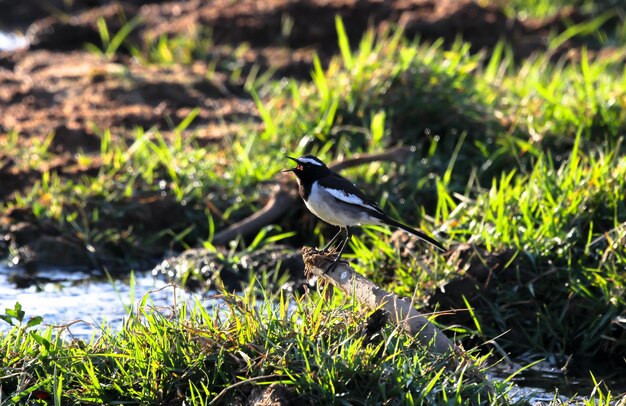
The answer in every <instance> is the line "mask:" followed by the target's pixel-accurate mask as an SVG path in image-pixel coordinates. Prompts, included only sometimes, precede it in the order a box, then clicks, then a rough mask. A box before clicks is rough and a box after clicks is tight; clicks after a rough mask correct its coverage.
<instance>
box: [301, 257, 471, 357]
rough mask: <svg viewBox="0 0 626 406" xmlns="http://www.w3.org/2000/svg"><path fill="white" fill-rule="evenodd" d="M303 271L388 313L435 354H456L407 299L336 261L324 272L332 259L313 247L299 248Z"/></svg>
mask: <svg viewBox="0 0 626 406" xmlns="http://www.w3.org/2000/svg"><path fill="white" fill-rule="evenodd" d="M302 258H303V259H304V266H305V272H306V273H307V274H308V275H315V276H317V277H318V278H321V279H322V280H326V281H329V282H330V283H332V284H333V286H336V287H337V288H339V289H340V290H341V291H343V292H344V293H345V294H346V295H349V296H353V297H355V298H356V300H357V301H358V302H359V303H360V304H362V305H363V306H365V307H367V308H369V309H371V310H375V309H379V308H380V309H383V310H385V311H387V312H388V313H389V320H390V321H391V322H392V323H394V324H395V325H397V326H398V327H400V328H401V329H402V330H404V331H406V332H407V333H409V334H411V335H413V336H414V337H416V338H417V339H418V341H419V342H420V343H421V344H422V345H423V346H425V347H428V348H429V349H430V350H431V351H433V352H436V353H441V354H443V353H447V352H450V351H453V352H456V353H459V352H460V349H459V347H457V346H456V345H455V344H454V343H453V342H452V341H451V340H450V339H449V338H448V337H446V335H445V334H443V332H441V330H439V329H438V328H437V327H435V326H434V325H433V324H432V323H431V322H430V321H428V319H427V318H426V317H425V316H424V315H422V314H420V313H419V312H418V311H417V310H415V309H414V308H413V306H412V303H411V302H410V301H409V300H406V299H401V298H400V297H398V296H397V295H395V294H393V293H391V292H387V291H386V290H384V289H382V288H380V287H378V286H377V285H376V284H374V283H373V282H371V281H370V280H369V279H367V278H365V277H364V276H362V275H361V274H359V273H358V272H356V271H355V270H354V269H352V267H351V266H350V265H349V264H347V263H345V262H343V261H340V262H338V263H337V266H335V268H334V269H333V270H332V271H330V272H325V271H326V269H328V266H329V265H330V263H331V262H332V259H330V258H328V257H327V256H325V255H322V254H320V253H319V252H318V251H317V250H316V249H315V248H311V247H303V248H302Z"/></svg>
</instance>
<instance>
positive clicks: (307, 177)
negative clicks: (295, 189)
mask: <svg viewBox="0 0 626 406" xmlns="http://www.w3.org/2000/svg"><path fill="white" fill-rule="evenodd" d="M285 157H286V158H289V159H291V160H292V161H294V162H295V163H296V167H295V168H291V169H285V170H283V172H293V173H294V174H295V175H296V176H297V177H298V179H299V180H301V181H310V182H314V181H315V180H317V179H319V178H320V177H322V176H325V175H326V174H327V173H328V172H329V171H330V169H328V167H327V166H326V164H325V163H324V162H322V161H321V160H320V159H319V158H318V157H316V156H313V155H302V156H301V157H300V158H293V157H290V156H287V155H285Z"/></svg>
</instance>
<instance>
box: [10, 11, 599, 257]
mask: <svg viewBox="0 0 626 406" xmlns="http://www.w3.org/2000/svg"><path fill="white" fill-rule="evenodd" d="M0 3H1V5H2V9H3V13H2V15H1V16H0V27H4V28H10V29H19V28H21V29H23V30H25V31H26V32H27V35H28V37H29V39H30V41H31V45H30V48H29V49H25V50H19V51H14V52H3V53H0V106H1V110H2V114H0V143H7V142H9V140H10V139H15V134H19V136H18V137H17V142H18V145H19V146H20V147H18V148H17V149H18V150H19V149H21V146H23V147H28V146H32V145H36V144H38V143H39V144H41V143H43V142H44V140H45V139H46V138H47V137H49V136H50V134H54V136H53V138H51V140H50V146H49V148H48V151H47V156H46V157H45V159H38V160H33V159H31V157H29V156H19V155H18V154H17V153H15V154H14V153H12V152H5V153H0V184H1V185H2V187H0V199H2V200H4V201H11V200H12V199H13V198H14V196H15V193H16V192H19V193H23V192H24V191H26V190H28V189H29V188H30V187H32V186H33V185H34V184H35V182H37V181H38V180H40V179H41V176H42V174H43V173H44V172H51V173H54V174H57V175H59V176H60V177H61V179H67V180H71V179H78V178H80V177H82V176H93V175H94V174H96V173H97V172H98V170H99V163H98V159H94V160H93V161H92V162H91V163H90V164H89V165H85V164H83V163H81V162H79V161H78V160H77V158H76V153H77V152H81V153H85V154H90V155H93V156H94V157H97V155H98V152H99V148H100V139H101V135H100V134H101V132H102V131H103V130H104V129H110V130H111V133H112V134H113V136H114V137H117V138H118V139H119V138H121V139H125V138H128V139H129V140H130V135H131V134H132V131H133V129H134V128H137V127H141V128H144V129H148V128H157V129H159V130H160V131H161V132H162V133H163V134H164V135H165V136H166V137H167V136H168V134H171V133H172V131H173V129H174V128H173V127H175V125H176V124H177V123H179V122H181V121H182V120H183V119H184V118H185V117H187V116H188V115H189V114H190V112H191V111H192V110H193V109H198V112H199V113H198V116H197V118H196V119H195V120H194V122H193V124H192V126H191V128H189V129H188V131H194V133H196V134H197V136H198V139H199V143H200V145H202V144H203V143H219V142H221V140H222V139H223V137H224V136H225V135H227V134H229V133H233V132H236V131H237V129H238V125H239V124H240V123H242V122H246V123H252V124H258V125H260V124H259V123H260V120H259V117H258V114H257V111H256V108H255V105H254V103H253V101H252V99H251V97H250V95H249V94H248V93H247V92H246V91H245V90H244V83H243V81H242V80H233V79H232V78H231V77H230V76H229V74H228V72H221V71H219V69H218V71H217V72H215V74H213V75H211V76H210V78H209V77H208V76H207V72H208V71H209V70H210V65H211V63H212V62H214V61H216V60H222V59H225V58H230V57H232V55H231V54H232V52H233V50H234V49H235V47H237V46H238V45H240V44H242V43H246V44H248V47H247V48H246V49H245V52H243V53H242V54H241V55H238V58H240V59H241V61H240V62H241V63H242V64H243V71H244V75H243V77H245V72H249V71H250V70H251V69H252V68H253V67H254V66H256V67H259V68H260V69H261V71H267V70H272V71H274V72H275V73H274V77H281V76H289V77H294V78H297V79H300V80H308V78H309V74H310V70H311V66H312V60H313V55H314V52H316V53H317V54H319V55H320V57H321V58H322V61H327V60H328V59H329V58H330V56H331V55H333V54H335V53H336V52H337V45H336V44H337V40H336V29H335V17H336V16H340V17H341V18H342V19H343V22H344V24H345V26H346V31H347V33H348V36H349V38H350V39H351V40H352V41H355V42H356V41H358V39H359V38H360V37H361V35H362V33H363V32H364V31H365V30H366V29H367V28H368V27H373V28H375V29H377V30H383V29H385V27H388V26H390V25H394V24H398V25H401V26H403V27H404V30H405V33H406V35H407V36H410V37H413V36H419V37H421V38H422V39H423V40H435V39H438V38H443V39H444V40H445V41H446V43H451V42H453V41H454V40H455V39H457V38H462V39H463V40H465V41H467V42H469V43H470V44H471V49H472V51H473V52H476V51H479V50H481V49H487V50H489V49H491V48H493V47H494V46H495V45H496V44H497V42H498V41H500V40H501V39H504V40H506V41H507V42H509V43H510V44H511V45H512V47H513V49H514V50H515V53H516V57H517V58H525V57H528V56H529V55H531V54H532V53H533V52H536V51H544V50H545V49H546V46H547V45H546V44H547V38H548V36H549V35H551V34H554V33H558V32H562V31H563V30H565V29H566V28H567V26H568V25H569V24H572V23H576V22H580V21H583V20H585V19H587V18H589V16H584V15H580V14H579V13H577V12H575V11H573V10H564V11H562V12H561V13H559V14H558V15H556V16H553V17H551V18H548V19H545V20H530V19H528V20H524V21H521V20H518V19H515V18H509V17H507V16H506V15H505V13H504V12H503V10H502V9H500V8H498V7H495V6H490V5H488V6H481V5H479V4H477V3H476V2H473V1H469V0H463V1H456V0H447V1H435V0H395V1H376V0H365V1H362V0H359V1H357V0H334V1H333V0H329V1H325V0H324V1H323V0H309V1H290V0H274V1H269V0H268V1H256V0H243V1H238V2H232V1H230V0H216V1H211V2H206V1H202V0H195V1H194V0H192V1H168V2H155V1H146V0H127V1H104V0H101V1H98V0H74V1H69V2H68V1H65V0H46V1H43V0H42V1H39V2H34V3H33V2H12V1H2V2H0ZM135 17H137V18H139V20H138V21H139V23H138V26H137V27H136V29H135V30H133V31H132V33H131V35H130V36H129V38H128V41H126V42H125V44H124V45H122V47H121V48H120V49H119V50H118V52H116V53H115V55H111V56H110V57H109V58H107V57H105V56H103V55H98V54H96V53H90V52H87V51H85V49H84V48H85V44H86V43H92V44H96V45H98V46H99V45H100V43H101V38H100V34H99V33H98V23H97V22H98V20H99V19H102V20H103V21H105V22H106V25H107V27H108V29H109V31H110V32H111V33H115V32H117V31H119V30H120V28H121V27H123V26H124V24H126V23H127V22H128V21H130V20H132V19H133V18H135ZM206 30H209V31H210V32H211V39H212V43H211V44H212V45H211V46H210V49H207V50H206V55H204V56H203V57H202V58H199V59H197V60H195V61H193V62H190V63H189V64H175V65H169V66H162V65H149V64H139V63H137V60H136V59H135V58H133V56H131V54H130V50H131V48H132V47H131V44H133V45H134V46H137V47H138V49H142V50H144V51H146V50H147V49H149V48H150V47H153V46H154V43H155V42H154V41H156V40H157V39H158V38H159V37H160V36H169V37H173V36H177V35H193V33H197V32H203V31H206ZM579 45H580V44H578V43H576V42H574V41H568V42H566V43H565V44H563V45H562V46H561V47H560V48H559V49H558V50H556V51H555V57H556V56H559V55H563V54H565V53H567V52H572V50H574V51H575V49H576V47H577V46H579ZM574 53H575V52H574ZM11 137H13V138H11ZM155 199H156V200H157V201H159V203H158V204H157V203H155V201H154V200H155ZM169 199H171V198H169V197H164V198H162V199H161V198H159V197H158V196H138V197H137V198H136V200H135V201H129V202H121V203H120V204H119V205H120V206H122V207H124V208H125V210H127V211H128V212H129V213H131V214H129V215H126V214H125V215H123V216H120V218H121V219H120V220H117V221H118V222H119V223H120V226H123V225H124V221H132V219H133V218H135V217H133V214H132V213H138V212H142V213H144V214H142V215H141V221H142V224H143V225H144V226H145V227H144V231H143V232H145V233H146V235H151V234H153V233H155V231H158V230H163V229H166V228H175V227H177V226H179V225H181V224H185V223H186V222H189V221H193V219H194V218H195V216H196V215H198V214H199V213H195V212H191V213H189V212H187V211H185V209H183V208H182V206H180V205H179V204H177V203H176V202H174V203H172V202H173V201H172V200H169ZM129 207H130V209H129ZM137 207H138V208H139V209H137ZM125 213H126V211H125ZM145 213H148V214H145ZM150 213H153V214H154V215H152V214H150ZM164 213H167V214H169V215H164ZM171 213H175V214H174V215H171ZM164 218H166V219H168V220H169V221H163V219H164ZM151 222H152V223H151ZM106 226H110V224H106ZM126 226H128V224H126ZM0 228H1V229H3V230H4V233H3V234H4V235H5V237H3V238H2V239H1V241H2V242H0V255H2V254H3V252H2V251H4V254H6V251H7V250H8V248H7V247H8V246H9V245H10V244H9V243H8V242H11V243H13V245H14V248H15V249H16V250H18V251H19V250H22V251H23V252H24V258H26V259H28V258H30V259H32V258H37V260H34V261H31V262H32V263H35V264H47V263H48V258H54V257H55V256H53V255H48V254H49V253H48V252H46V250H48V251H50V250H52V251H58V250H61V251H63V252H66V253H68V255H66V256H65V258H63V260H62V261H61V262H60V263H52V265H63V266H68V265H82V266H88V267H90V266H100V265H102V264H105V263H106V261H105V260H102V258H94V257H93V255H92V254H90V253H89V251H88V250H86V248H85V247H84V246H83V245H81V242H80V241H79V240H74V239H72V238H69V239H68V237H67V236H61V235H59V232H58V230H55V229H54V227H52V226H50V225H46V224H38V223H37V220H36V219H35V218H34V216H32V215H30V214H29V213H28V210H27V209H21V208H20V209H16V210H12V211H10V212H7V213H3V214H2V218H1V219H0ZM25 230H26V231H25ZM164 244H165V245H164ZM164 246H167V244H166V243H164V242H163V241H162V242H161V244H160V245H157V246H155V247H153V248H147V249H145V250H146V255H155V254H156V253H158V252H160V250H161V249H163V247H164ZM126 248H132V247H126ZM135 248H137V247H135ZM142 248H145V247H142ZM120 249H121V247H119V246H118V247H108V250H107V251H106V252H107V255H106V257H107V258H108V257H115V256H116V255H117V253H118V252H119V250H120ZM22 251H20V252H22ZM78 252H80V253H81V255H74V254H76V253H78ZM72 258H76V259H75V260H72ZM26 262H28V261H26ZM57 262H58V261H57ZM72 262H74V263H72Z"/></svg>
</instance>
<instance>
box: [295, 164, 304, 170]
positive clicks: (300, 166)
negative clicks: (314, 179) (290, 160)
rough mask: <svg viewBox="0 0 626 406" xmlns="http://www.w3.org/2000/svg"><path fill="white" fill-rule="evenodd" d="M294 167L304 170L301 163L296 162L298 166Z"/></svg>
mask: <svg viewBox="0 0 626 406" xmlns="http://www.w3.org/2000/svg"><path fill="white" fill-rule="evenodd" d="M296 169H297V170H299V171H302V170H304V166H303V165H302V164H298V166H296Z"/></svg>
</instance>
